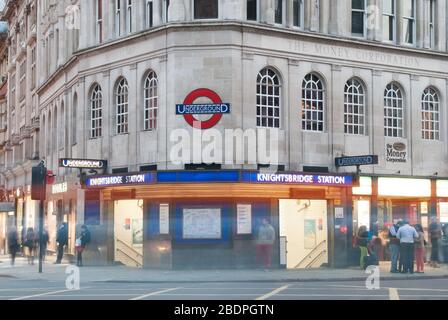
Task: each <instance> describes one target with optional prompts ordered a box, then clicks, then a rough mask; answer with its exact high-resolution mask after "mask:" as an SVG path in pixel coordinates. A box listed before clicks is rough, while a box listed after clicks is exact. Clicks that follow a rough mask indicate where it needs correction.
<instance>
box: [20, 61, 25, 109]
mask: <svg viewBox="0 0 448 320" xmlns="http://www.w3.org/2000/svg"><path fill="white" fill-rule="evenodd" d="M19 77H20V78H19V101H22V100H23V99H24V98H25V94H26V60H24V61H22V63H21V64H20V67H19Z"/></svg>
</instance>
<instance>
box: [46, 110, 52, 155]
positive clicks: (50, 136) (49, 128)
mask: <svg viewBox="0 0 448 320" xmlns="http://www.w3.org/2000/svg"><path fill="white" fill-rule="evenodd" d="M52 125H53V123H52V121H51V111H49V112H48V122H47V154H50V151H51V145H52V142H51V140H52V139H53V136H52V135H51V126H52Z"/></svg>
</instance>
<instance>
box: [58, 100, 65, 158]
mask: <svg viewBox="0 0 448 320" xmlns="http://www.w3.org/2000/svg"><path fill="white" fill-rule="evenodd" d="M60 117H61V119H60V120H59V145H58V147H59V149H62V148H64V143H65V107H64V101H61V116H60Z"/></svg>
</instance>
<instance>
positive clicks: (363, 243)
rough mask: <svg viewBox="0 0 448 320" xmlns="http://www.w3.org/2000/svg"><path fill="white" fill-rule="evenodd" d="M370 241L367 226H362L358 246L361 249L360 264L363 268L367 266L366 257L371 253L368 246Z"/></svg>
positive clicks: (359, 231) (357, 240) (358, 236)
mask: <svg viewBox="0 0 448 320" xmlns="http://www.w3.org/2000/svg"><path fill="white" fill-rule="evenodd" d="M368 242H369V233H368V231H367V227H366V226H360V227H359V229H358V234H357V239H356V245H357V246H358V248H359V251H360V256H359V266H360V267H361V269H362V270H364V269H365V268H366V265H365V257H367V256H368V255H369V249H368V247H367V246H368Z"/></svg>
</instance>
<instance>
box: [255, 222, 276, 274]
mask: <svg viewBox="0 0 448 320" xmlns="http://www.w3.org/2000/svg"><path fill="white" fill-rule="evenodd" d="M274 242H275V230H274V228H273V227H272V226H271V225H270V224H269V221H268V219H266V218H263V220H262V224H261V226H260V228H259V229H258V238H257V258H258V261H259V262H260V260H261V261H262V263H263V266H264V267H265V268H266V269H268V268H270V267H271V259H272V246H273V244H274Z"/></svg>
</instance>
